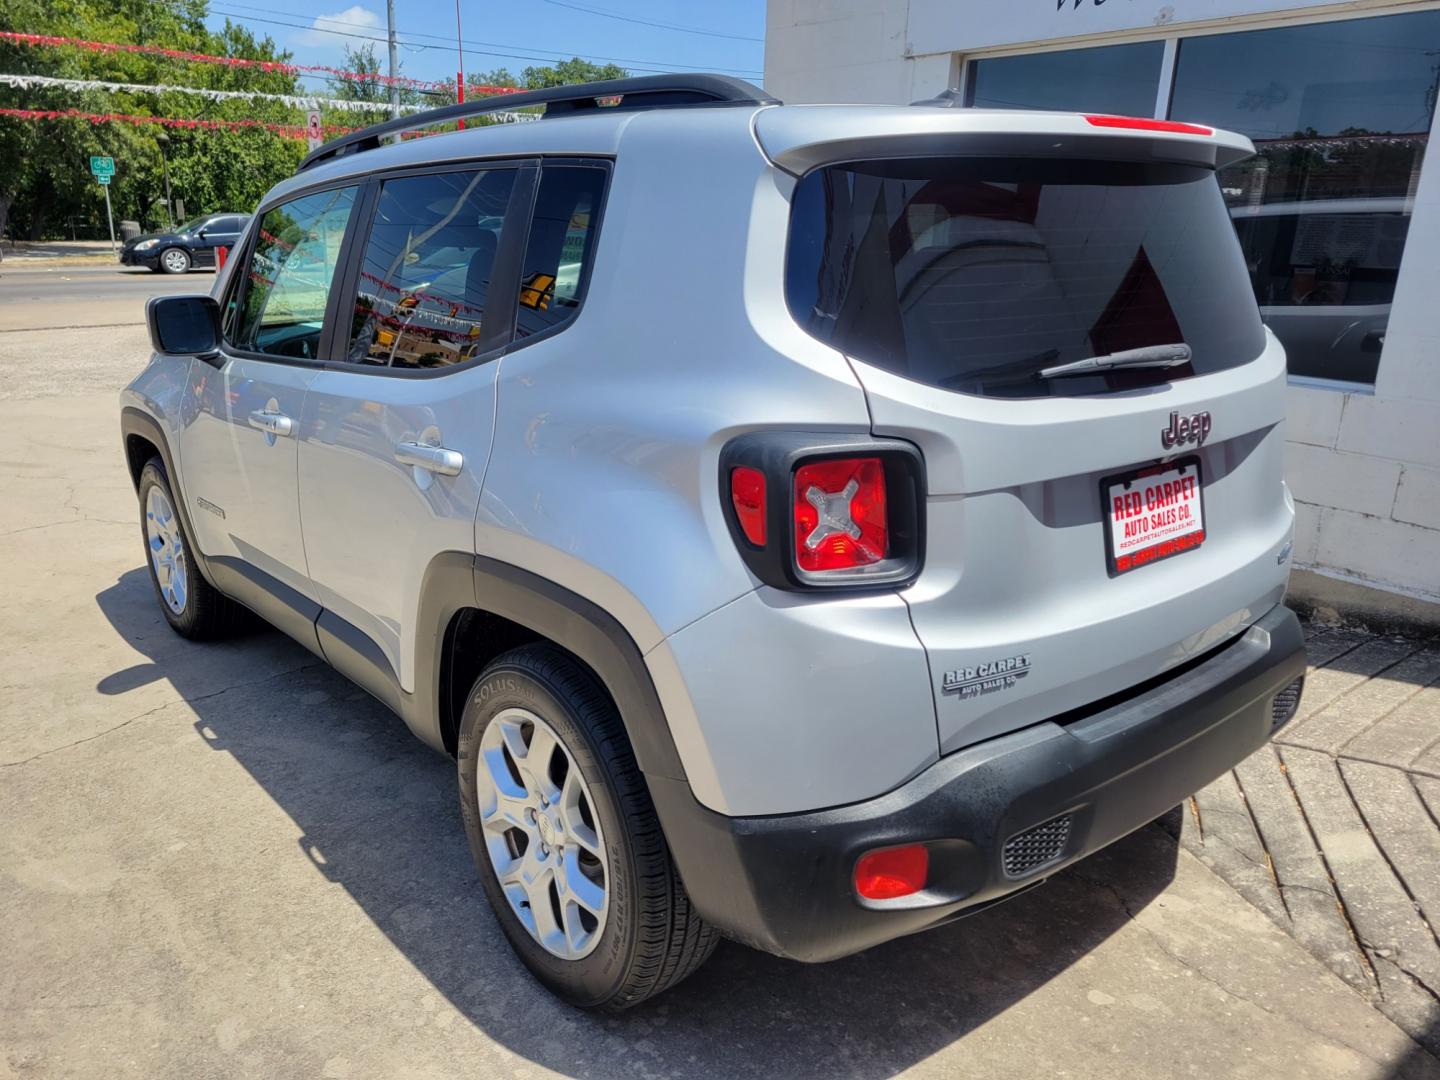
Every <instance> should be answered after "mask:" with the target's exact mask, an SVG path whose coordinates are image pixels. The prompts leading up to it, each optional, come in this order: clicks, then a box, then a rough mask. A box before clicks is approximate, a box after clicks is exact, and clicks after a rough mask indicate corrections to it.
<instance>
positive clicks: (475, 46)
mask: <svg viewBox="0 0 1440 1080" xmlns="http://www.w3.org/2000/svg"><path fill="white" fill-rule="evenodd" d="M152 2H154V3H159V4H164V3H168V2H169V0H152ZM229 6H230V7H236V8H245V9H247V10H246V11H234V10H226V8H222V7H218V6H215V5H211V7H210V11H211V13H212V14H216V15H225V16H229V17H233V18H236V19H242V20H245V21H247V22H258V23H266V24H268V25H271V26H285V27H290V28H292V29H296V30H309V31H313V32H314V33H317V34H333V35H335V36H337V37H348V38H355V39H357V40H360V41H376V42H383V43H385V44H387V45H388V43H389V38H388V36H385V35H377V34H366V33H362V32H360V31H358V30H355V29H349V30H332V29H329V28H328V27H324V26H317V25H315V23H321V22H334V20H329V19H324V18H316V19H315V20H313V22H311V23H309V24H306V23H297V22H288V21H286V20H283V19H271V18H264V17H262V16H260V15H251V14H248V13H247V12H248V11H266V12H272V13H274V14H282V13H281V12H275V11H274V9H272V8H261V7H255V6H253V5H248V4H231V5H229ZM336 25H341V26H351V27H353V25H354V24H352V23H337V24H336ZM407 37H409V38H429V39H431V40H434V41H438V42H444V43H445V44H443V45H430V44H426V43H425V42H423V41H406V40H405V39H406V38H407ZM396 40H397V41H400V42H401V43H402V44H405V45H407V46H408V47H410V48H414V49H422V50H430V49H439V50H441V51H445V52H451V51H453V50H454V48H455V46H454V45H452V44H450V42H451V41H452V40H453V39H451V38H448V37H445V36H442V35H439V34H423V33H419V32H415V31H412V32H410V33H409V34H399V33H397V34H396ZM462 44H463V45H464V46H465V48H467V49H470V50H472V51H474V52H476V53H479V54H480V55H482V56H495V57H499V58H501V59H510V60H529V61H533V62H535V63H540V64H553V63H555V62H556V61H557V60H568V59H569V58H570V57H571V56H574V55H576V54H575V53H566V52H561V51H557V50H551V49H540V48H535V47H533V46H515V47H516V48H529V49H532V50H533V51H532V52H505V51H500V50H503V49H504V46H503V45H500V44H499V43H497V42H490V41H470V40H465V41H463V42H462ZM484 46H489V48H485V47H484ZM536 53H551V55H549V56H540V55H535V54H536ZM583 58H584V59H587V60H591V61H604V62H606V63H612V64H621V65H624V66H625V67H628V68H630V69H632V70H635V71H652V72H661V73H663V72H667V71H676V70H683V71H720V72H727V73H733V74H740V75H760V74H762V72H760V71H759V69H757V68H734V67H718V66H716V65H696V64H667V63H666V62H665V61H661V60H634V59H627V58H625V57H617V56H597V55H594V54H591V55H588V56H584V57H583Z"/></svg>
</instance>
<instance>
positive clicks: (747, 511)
mask: <svg viewBox="0 0 1440 1080" xmlns="http://www.w3.org/2000/svg"><path fill="white" fill-rule="evenodd" d="M730 501H731V502H732V503H734V505H735V517H736V519H737V520H738V521H739V522H740V530H741V531H742V532H743V533H744V534H745V539H746V540H749V541H750V543H752V544H754V545H755V546H756V547H762V548H763V547H764V546H765V474H764V473H763V472H761V471H760V470H759V469H752V468H750V466H748V465H741V466H740V467H739V468H735V469H731V470H730Z"/></svg>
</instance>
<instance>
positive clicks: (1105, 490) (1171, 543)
mask: <svg viewBox="0 0 1440 1080" xmlns="http://www.w3.org/2000/svg"><path fill="white" fill-rule="evenodd" d="M1189 469H1194V470H1195V503H1196V505H1197V507H1198V509H1199V528H1198V529H1191V530H1189V531H1188V532H1185V533H1181V534H1179V535H1178V536H1173V537H1168V538H1162V539H1161V540H1159V541H1158V542H1157V543H1155V544H1151V545H1147V546H1145V547H1142V548H1137V549H1136V550H1134V551H1131V552H1123V553H1121V555H1120V556H1119V557H1118V558H1117V555H1116V551H1115V515H1114V511H1113V507H1112V502H1111V500H1112V498H1113V495H1112V493H1111V489H1112V488H1114V487H1116V486H1117V485H1123V486H1124V489H1125V490H1127V491H1128V490H1129V489H1130V486H1131V485H1132V484H1134V483H1135V481H1137V480H1144V479H1149V478H1152V477H1164V476H1165V475H1166V474H1167V473H1177V474H1179V477H1183V476H1184V475H1185V473H1186V471H1187V470H1189ZM1100 524H1101V526H1102V528H1103V529H1104V531H1105V571H1106V573H1108V574H1109V575H1110V577H1112V578H1114V577H1119V576H1121V575H1122V574H1129V573H1132V572H1134V571H1136V570H1139V569H1141V568H1143V567H1146V566H1151V565H1153V564H1154V563H1157V562H1163V561H1165V560H1166V559H1173V558H1174V557H1175V556H1177V555H1184V554H1187V553H1188V552H1191V551H1194V550H1195V549H1196V548H1198V547H1200V546H1202V545H1203V544H1204V543H1205V541H1206V540H1207V539H1208V537H1209V529H1208V527H1207V526H1206V524H1205V472H1204V469H1203V468H1202V466H1201V463H1200V456H1199V455H1198V454H1189V455H1187V456H1185V457H1182V458H1175V459H1174V460H1171V461H1162V462H1156V463H1154V464H1151V465H1142V466H1140V467H1138V468H1134V469H1126V470H1125V471H1123V472H1118V473H1111V474H1110V475H1109V476H1106V477H1103V478H1102V479H1101V481H1100ZM1197 536H1198V539H1193V540H1192V539H1191V538H1192V537H1197ZM1167 548H1168V550H1162V549H1167ZM1121 559H1124V560H1125V561H1126V562H1127V563H1128V565H1125V566H1121V565H1120V561H1121Z"/></svg>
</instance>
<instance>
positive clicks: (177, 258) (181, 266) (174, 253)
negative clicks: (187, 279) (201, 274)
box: [158, 247, 190, 274]
mask: <svg viewBox="0 0 1440 1080" xmlns="http://www.w3.org/2000/svg"><path fill="white" fill-rule="evenodd" d="M158 261H159V265H160V269H161V270H164V271H165V273H167V274H188V273H189V272H190V253H189V252H188V251H186V250H185V249H184V248H175V247H172V248H166V249H165V250H164V251H162V252H161V253H160V258H159V260H158Z"/></svg>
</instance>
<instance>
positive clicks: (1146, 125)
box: [1085, 116, 1215, 135]
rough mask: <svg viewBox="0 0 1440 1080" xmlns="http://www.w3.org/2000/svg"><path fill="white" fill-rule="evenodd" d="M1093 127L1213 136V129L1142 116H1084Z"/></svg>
mask: <svg viewBox="0 0 1440 1080" xmlns="http://www.w3.org/2000/svg"><path fill="white" fill-rule="evenodd" d="M1085 120H1086V122H1087V123H1089V124H1091V125H1092V126H1093V127H1103V128H1130V129H1131V130H1133V131H1170V132H1174V133H1175V134H1177V135H1214V134H1215V129H1214V128H1208V127H1202V126H1201V125H1200V124H1182V123H1180V121H1178V120H1151V119H1149V118H1148V117H1144V116H1086V117H1085Z"/></svg>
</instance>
